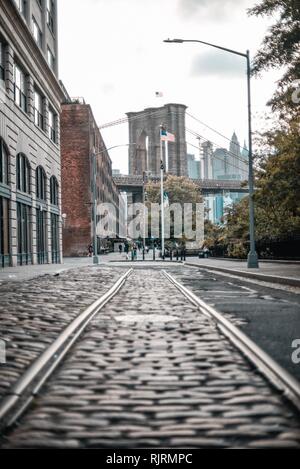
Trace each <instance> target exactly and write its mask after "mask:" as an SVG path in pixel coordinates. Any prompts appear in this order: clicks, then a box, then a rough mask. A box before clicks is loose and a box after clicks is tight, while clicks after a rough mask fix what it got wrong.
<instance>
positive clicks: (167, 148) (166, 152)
mask: <svg viewBox="0 0 300 469" xmlns="http://www.w3.org/2000/svg"><path fill="white" fill-rule="evenodd" d="M165 160H166V165H165V168H166V173H167V174H168V172H169V142H165Z"/></svg>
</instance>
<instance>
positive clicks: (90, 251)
mask: <svg viewBox="0 0 300 469" xmlns="http://www.w3.org/2000/svg"><path fill="white" fill-rule="evenodd" d="M93 252H94V249H93V245H92V244H89V246H88V257H92V256H93Z"/></svg>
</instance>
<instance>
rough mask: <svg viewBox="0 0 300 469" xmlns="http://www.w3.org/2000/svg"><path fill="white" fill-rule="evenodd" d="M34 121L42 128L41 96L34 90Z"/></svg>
mask: <svg viewBox="0 0 300 469" xmlns="http://www.w3.org/2000/svg"><path fill="white" fill-rule="evenodd" d="M34 123H35V125H36V126H37V127H39V128H40V129H42V130H44V116H43V97H42V95H41V94H40V93H39V92H38V91H36V90H35V92H34Z"/></svg>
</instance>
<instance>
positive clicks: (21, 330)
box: [0, 267, 124, 399]
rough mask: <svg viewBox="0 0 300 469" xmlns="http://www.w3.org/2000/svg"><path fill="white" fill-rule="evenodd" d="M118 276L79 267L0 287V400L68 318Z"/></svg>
mask: <svg viewBox="0 0 300 469" xmlns="http://www.w3.org/2000/svg"><path fill="white" fill-rule="evenodd" d="M123 273H124V269H122V268H119V269H111V268H109V267H101V268H100V269H97V268H93V267H83V268H80V269H74V270H69V271H66V272H63V273H61V274H60V275H58V276H52V275H45V276H43V277H39V278H35V279H32V280H28V281H25V282H14V283H9V282H7V283H2V284H1V286H0V339H2V340H4V341H5V344H6V364H5V365H0V399H1V398H2V397H3V396H4V395H5V394H6V393H7V392H9V389H10V387H11V385H12V384H13V383H14V382H15V381H16V380H17V379H18V378H19V376H20V375H21V374H22V372H23V371H24V369H26V368H27V367H28V366H29V365H30V364H31V363H32V361H33V360H34V359H35V358H37V357H38V356H39V355H40V354H41V352H43V350H44V349H45V348H46V347H47V346H49V344H51V343H52V342H53V341H54V340H55V339H56V337H57V336H58V335H59V333H60V332H61V331H62V330H63V329H64V328H65V327H66V326H67V325H68V324H69V323H70V322H71V320H72V319H73V318H74V317H76V316H77V315H78V314H79V313H80V312H81V311H82V310H84V309H85V308H86V307H87V306H89V305H90V304H92V303H93V302H94V301H95V300H97V299H98V298H99V297H100V296H101V295H103V294H104V293H105V292H106V291H107V290H108V289H109V288H110V287H111V286H112V285H113V283H114V282H115V281H116V280H117V279H118V278H119V277H120V276H121V275H122V274H123Z"/></svg>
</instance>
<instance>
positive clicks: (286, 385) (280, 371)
mask: <svg viewBox="0 0 300 469" xmlns="http://www.w3.org/2000/svg"><path fill="white" fill-rule="evenodd" d="M163 274H164V276H165V277H166V278H167V279H168V280H169V281H170V282H171V283H172V284H173V285H174V286H175V287H176V288H177V289H178V290H179V291H180V292H181V293H182V294H183V295H184V296H185V297H186V298H187V299H188V300H189V301H190V302H191V303H193V304H194V305H195V306H197V307H198V308H199V309H200V311H201V312H202V313H203V314H204V315H205V316H207V317H209V318H210V319H212V320H214V321H215V323H216V325H217V327H218V328H219V330H220V331H221V332H222V333H223V334H224V335H225V336H226V337H227V338H228V339H229V340H230V341H231V342H232V343H233V344H234V345H235V347H237V348H238V349H239V350H240V351H241V352H242V353H243V355H244V356H246V358H247V359H248V360H250V361H251V362H252V363H253V364H254V365H255V367H256V368H257V369H258V370H259V371H260V372H261V373H262V374H263V375H264V376H265V377H266V378H267V379H268V381H269V382H271V384H272V385H273V386H275V387H276V388H277V389H278V390H279V391H280V392H281V393H282V394H283V395H284V396H285V398H287V399H288V400H289V401H290V402H291V403H292V404H293V405H294V406H295V407H296V409H297V410H298V412H300V383H299V381H297V380H296V379H295V378H294V377H293V376H292V375H291V374H290V373H289V372H288V371H286V370H285V369H284V368H282V367H281V366H280V365H279V364H278V363H277V362H276V361H275V360H273V359H272V358H271V357H270V356H269V355H268V354H267V353H266V352H264V351H263V350H262V349H261V348H260V347H259V346H258V345H256V344H255V342H253V341H252V340H251V339H250V338H249V337H248V336H247V335H246V334H244V332H242V331H241V330H240V329H238V328H237V327H236V326H235V325H233V324H232V323H231V322H230V321H229V320H228V319H226V318H224V316H223V315H222V314H221V313H220V312H219V311H217V310H216V309H215V308H213V307H212V306H210V305H208V304H207V303H205V302H204V301H203V300H201V299H200V298H199V297H198V296H196V295H195V294H194V293H193V292H191V291H190V290H189V289H188V288H186V287H185V286H184V285H182V284H181V283H180V282H178V281H177V280H176V279H175V278H174V277H173V276H172V275H170V274H169V273H167V272H166V271H165V270H164V271H163Z"/></svg>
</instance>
